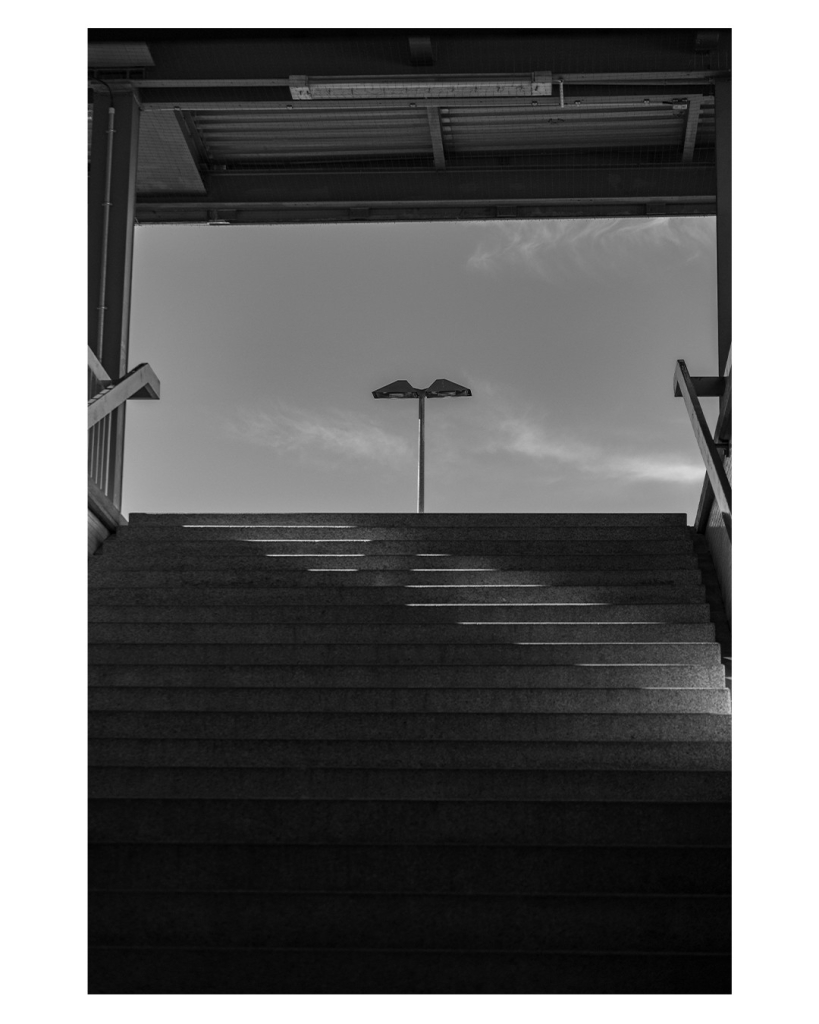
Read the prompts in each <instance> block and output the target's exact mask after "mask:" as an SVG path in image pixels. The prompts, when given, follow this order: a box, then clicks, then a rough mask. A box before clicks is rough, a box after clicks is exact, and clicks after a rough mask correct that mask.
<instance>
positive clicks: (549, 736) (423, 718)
mask: <svg viewBox="0 0 819 1024" xmlns="http://www.w3.org/2000/svg"><path fill="white" fill-rule="evenodd" d="M88 728H89V736H91V737H94V738H111V737H123V738H129V739H231V740H232V739H248V740H368V741H373V740H403V741H433V742H443V741H449V740H463V741H472V742H476V741H488V742H491V741H495V742H497V741H501V740H507V741H528V742H534V741H553V742H554V741H560V742H568V741H574V740H577V741H582V742H612V743H616V742H620V743H622V742H627V741H629V740H643V741H655V742H656V741H665V742H671V741H688V742H697V741H699V742H702V741H705V740H720V741H727V740H729V739H730V736H731V721H730V716H728V715H709V714H696V715H693V714H679V715H675V714H637V715H629V714H617V715H595V714H581V715H572V714H531V713H527V714H485V713H481V712H473V713H466V714H457V713H447V712H436V713H432V714H407V713H404V714H379V713H360V712H345V713H341V714H338V713H333V712H313V713H311V712H281V713H273V714H271V713H266V712H217V711H213V712H210V711H195V712H184V711H92V712H91V713H90V716H89V726H88Z"/></svg>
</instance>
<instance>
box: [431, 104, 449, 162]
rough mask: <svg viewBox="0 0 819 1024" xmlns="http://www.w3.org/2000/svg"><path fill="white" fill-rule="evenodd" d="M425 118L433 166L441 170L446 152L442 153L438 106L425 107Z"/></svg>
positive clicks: (442, 138) (442, 144)
mask: <svg viewBox="0 0 819 1024" xmlns="http://www.w3.org/2000/svg"><path fill="white" fill-rule="evenodd" d="M427 118H428V119H429V137H430V139H431V140H432V155H433V157H434V160H435V167H436V169H437V170H439V171H443V170H445V168H446V154H445V153H444V137H443V134H442V133H441V111H440V108H439V107H427Z"/></svg>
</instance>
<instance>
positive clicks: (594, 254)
mask: <svg viewBox="0 0 819 1024" xmlns="http://www.w3.org/2000/svg"><path fill="white" fill-rule="evenodd" d="M486 230H487V236H486V238H484V239H483V240H482V241H481V242H480V243H479V244H478V246H477V248H476V249H475V251H474V252H473V253H472V255H471V256H470V257H469V259H468V260H467V264H468V266H470V267H471V268H473V269H475V270H480V271H484V272H493V271H498V270H500V269H501V268H503V267H520V268H523V269H524V270H526V271H528V272H529V273H532V274H535V275H537V276H538V277H542V278H546V279H555V278H557V277H559V276H560V275H561V274H562V273H563V272H564V271H565V270H566V269H567V268H568V267H571V268H574V269H580V270H583V271H584V272H586V273H590V274H596V273H597V272H598V270H600V271H602V270H603V269H605V270H606V272H607V273H611V272H612V270H615V271H616V269H617V265H618V264H617V260H618V259H619V258H622V257H624V256H626V255H629V254H632V255H637V254H640V253H644V252H649V253H656V252H659V251H660V250H662V249H672V250H676V251H678V253H679V254H680V255H683V256H684V257H685V259H686V262H688V261H690V260H691V259H695V258H697V257H698V256H699V255H701V254H702V253H705V252H707V251H709V250H710V249H711V248H713V245H714V225H713V222H712V221H711V220H709V219H707V218H703V217H673V218H672V217H653V218H646V219H642V218H640V219H637V218H628V219H625V218H623V219H599V220H543V221H527V222H509V223H501V224H492V225H489V226H487V229H486Z"/></svg>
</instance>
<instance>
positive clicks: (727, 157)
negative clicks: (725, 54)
mask: <svg viewBox="0 0 819 1024" xmlns="http://www.w3.org/2000/svg"><path fill="white" fill-rule="evenodd" d="M714 119H715V122H716V159H717V350H718V361H719V373H720V374H721V375H724V374H725V367H726V365H727V363H728V356H729V353H730V351H731V81H730V79H725V78H723V79H719V80H718V81H717V83H716V86H715V93H714Z"/></svg>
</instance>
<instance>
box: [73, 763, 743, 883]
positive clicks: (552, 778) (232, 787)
mask: <svg viewBox="0 0 819 1024" xmlns="http://www.w3.org/2000/svg"><path fill="white" fill-rule="evenodd" d="M88 789H89V796H90V797H91V798H92V799H105V798H112V799H113V798H117V799H122V798H127V799H139V798H146V799H153V800H180V799H189V800H190V799H194V800H201V799H210V800H477V801H489V800H509V801H512V800H525V801H533V800H542V801H570V802H576V801H584V800H589V801H594V802H601V801H616V802H622V801H626V800H628V801H636V802H646V801H647V802H655V803H656V802H668V803H673V802H678V801H679V802H687V803H690V802H698V801H704V802H707V803H715V802H718V801H721V800H725V801H727V800H729V799H730V797H731V780H730V776H729V774H728V773H727V772H714V771H711V772H695V771H658V772H651V771H611V770H609V771H588V770H586V771H583V770H580V771H548V770H534V769H528V770H527V769H523V770H521V769H517V770H515V769H506V770H502V771H497V770H491V769H452V768H450V769H435V768H427V769H417V768H415V769H372V768H370V769H367V768H343V769H342V768H332V769H329V768H230V769H229V770H225V768H223V767H219V768H216V767H213V768H187V767H172V768H157V767H155V766H153V765H151V764H150V763H149V764H148V765H144V764H142V765H140V764H139V763H137V764H131V765H129V766H127V767H126V766H122V765H116V766H112V765H100V764H98V763H95V764H94V765H93V766H92V768H91V771H90V778H89V787H88ZM317 881H318V880H317Z"/></svg>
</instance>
